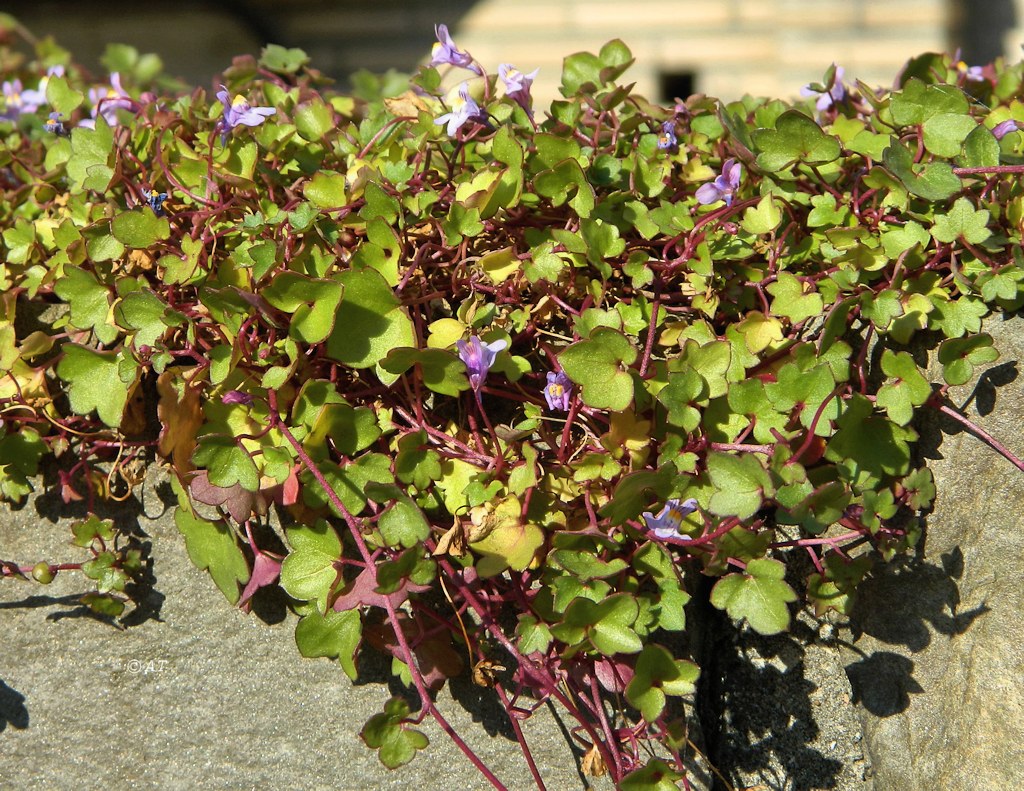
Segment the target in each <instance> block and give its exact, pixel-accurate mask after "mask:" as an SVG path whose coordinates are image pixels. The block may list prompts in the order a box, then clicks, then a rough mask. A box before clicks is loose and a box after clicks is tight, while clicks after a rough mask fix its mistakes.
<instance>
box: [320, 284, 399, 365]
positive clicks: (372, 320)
mask: <svg viewBox="0 0 1024 791" xmlns="http://www.w3.org/2000/svg"><path fill="white" fill-rule="evenodd" d="M338 280H339V281H340V282H341V285H342V287H343V288H344V297H343V298H342V300H341V306H340V307H339V308H338V312H337V317H336V318H335V322H334V329H333V330H332V332H331V334H330V336H329V337H328V338H327V354H328V356H329V357H331V358H332V359H334V360H337V361H338V362H341V363H345V364H346V365H349V366H351V367H353V368H369V367H370V366H373V365H377V364H378V363H379V362H381V361H382V360H383V359H384V358H385V357H386V356H387V354H388V352H390V351H391V350H392V349H394V348H397V347H399V346H414V344H415V339H416V338H415V334H414V332H413V326H412V321H411V320H410V319H409V316H408V314H407V313H406V312H405V310H404V309H403V308H402V307H400V305H399V302H398V299H397V297H395V294H394V292H393V291H392V290H391V286H389V285H388V283H387V281H386V280H385V279H384V277H383V276H382V275H381V274H380V273H379V272H377V271H375V270H373V269H360V270H348V271H345V272H342V273H341V274H339V275H338Z"/></svg>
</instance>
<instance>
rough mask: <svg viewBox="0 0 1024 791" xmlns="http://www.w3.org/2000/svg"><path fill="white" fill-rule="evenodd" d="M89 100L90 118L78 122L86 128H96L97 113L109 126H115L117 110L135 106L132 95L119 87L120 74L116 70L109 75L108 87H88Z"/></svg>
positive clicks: (129, 108)
mask: <svg viewBox="0 0 1024 791" xmlns="http://www.w3.org/2000/svg"><path fill="white" fill-rule="evenodd" d="M89 101H90V102H92V118H91V119H88V120H85V121H82V122H81V123H80V124H79V126H84V127H86V128H87V129H95V128H96V116H98V115H102V116H103V119H104V120H105V121H106V122H107V124H108V125H109V126H116V125H117V111H118V110H131V109H132V108H133V107H134V106H135V102H134V101H133V100H132V97H131V96H130V95H129V94H128V92H127V91H126V90H125V89H124V88H122V87H121V75H120V74H119V73H118V72H116V71H115V72H112V73H111V75H110V86H109V87H107V88H106V89H103V88H90V89H89Z"/></svg>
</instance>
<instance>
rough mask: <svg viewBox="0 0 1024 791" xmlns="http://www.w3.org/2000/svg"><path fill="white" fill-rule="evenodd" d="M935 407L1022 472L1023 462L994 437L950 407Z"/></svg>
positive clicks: (939, 405)
mask: <svg viewBox="0 0 1024 791" xmlns="http://www.w3.org/2000/svg"><path fill="white" fill-rule="evenodd" d="M937 406H938V409H939V411H940V412H941V413H942V414H944V415H948V416H949V417H951V418H953V420H955V421H957V422H958V423H960V424H961V425H962V426H964V427H965V428H966V429H967V430H968V431H970V432H971V433H972V434H974V435H975V436H977V437H978V438H979V439H981V440H982V441H984V442H985V443H987V444H988V446H989V447H990V448H992V450H994V451H995V452H996V453H998V454H999V455H1000V456H1002V457H1003V458H1004V459H1006V460H1007V461H1008V462H1010V464H1012V465H1013V466H1014V467H1016V468H1017V469H1018V470H1021V471H1022V472H1024V461H1021V460H1020V459H1019V458H1017V456H1015V455H1014V454H1013V453H1011V452H1010V451H1009V449H1008V448H1007V447H1006V446H1005V445H1003V443H1001V442H1000V441H999V440H997V439H996V438H995V437H993V436H992V435H991V434H989V433H988V432H987V431H985V429H983V428H982V427H981V426H979V425H978V424H977V423H974V422H973V421H971V420H970V419H968V418H966V417H964V416H963V415H961V414H960V413H959V412H957V411H956V410H955V409H953V408H952V407H951V406H947V405H946V404H941V403H940V404H938V405H937Z"/></svg>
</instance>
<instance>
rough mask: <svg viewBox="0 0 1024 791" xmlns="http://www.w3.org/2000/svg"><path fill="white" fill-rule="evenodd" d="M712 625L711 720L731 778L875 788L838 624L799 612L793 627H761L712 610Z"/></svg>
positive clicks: (715, 750) (794, 787) (776, 790)
mask: <svg viewBox="0 0 1024 791" xmlns="http://www.w3.org/2000/svg"><path fill="white" fill-rule="evenodd" d="M706 628H707V629H708V631H709V632H710V634H711V638H710V640H709V643H708V646H707V649H706V651H705V660H704V662H703V664H704V666H705V667H706V678H705V683H704V686H703V688H702V691H703V694H704V707H703V710H702V711H703V717H704V722H705V730H706V731H707V739H708V744H709V750H710V752H711V760H712V763H713V764H715V765H716V766H717V767H718V768H719V769H720V770H721V771H723V772H724V773H725V774H726V775H727V776H728V778H729V781H730V783H731V785H732V786H733V787H735V788H737V789H741V788H742V789H748V788H750V789H760V790H761V791H769V789H770V790H771V791H817V789H834V790H835V791H873V789H874V788H875V787H876V786H874V785H873V783H872V781H871V780H870V778H869V777H868V775H869V771H870V765H869V762H868V760H867V758H866V756H865V754H864V746H863V743H862V734H861V727H860V722H859V720H858V718H857V714H856V712H855V711H854V709H853V707H852V706H851V705H850V683H849V680H848V679H847V676H846V674H845V673H844V672H843V671H844V668H843V662H842V657H841V654H840V650H839V647H838V645H837V644H836V643H835V641H834V640H833V639H832V637H833V633H834V632H833V629H832V627H831V625H830V624H828V623H819V622H817V621H815V620H814V619H813V618H811V617H810V616H809V615H807V614H806V613H800V614H799V615H798V617H797V619H796V621H795V622H794V625H793V628H792V630H791V631H790V633H789V634H781V635H775V636H772V637H763V636H761V635H758V634H757V633H756V632H753V631H752V630H750V629H742V630H740V629H737V628H736V627H735V625H734V624H733V623H732V622H731V621H729V619H728V618H726V617H724V616H723V615H721V614H711V615H709V617H708V622H707V627H706ZM721 787H722V788H724V786H721Z"/></svg>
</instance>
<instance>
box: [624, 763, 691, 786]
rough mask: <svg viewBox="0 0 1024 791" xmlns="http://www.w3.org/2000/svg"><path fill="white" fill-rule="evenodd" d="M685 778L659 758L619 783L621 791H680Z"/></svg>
mask: <svg viewBox="0 0 1024 791" xmlns="http://www.w3.org/2000/svg"><path fill="white" fill-rule="evenodd" d="M682 779H683V776H682V775H681V774H679V772H677V771H676V770H675V769H673V768H672V767H671V766H669V765H668V764H667V763H665V762H664V761H662V760H660V759H659V758H652V759H651V760H650V761H648V762H647V763H646V764H645V765H644V766H643V767H641V768H640V769H634V770H633V771H632V772H630V773H629V774H628V775H626V776H625V777H624V778H622V782H621V783H619V789H620V791H678V789H679V785H678V781H680V780H682Z"/></svg>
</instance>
